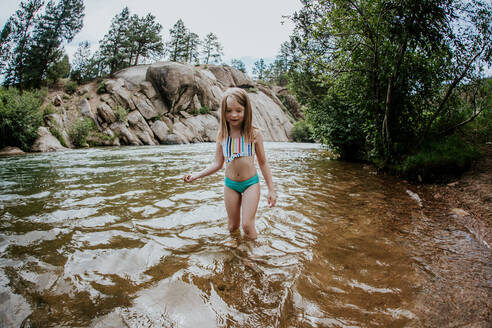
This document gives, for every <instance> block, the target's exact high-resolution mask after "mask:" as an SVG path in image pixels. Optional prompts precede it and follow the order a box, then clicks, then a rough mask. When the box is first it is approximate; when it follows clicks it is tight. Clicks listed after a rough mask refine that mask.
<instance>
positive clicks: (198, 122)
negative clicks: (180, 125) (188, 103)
mask: <svg viewBox="0 0 492 328" xmlns="http://www.w3.org/2000/svg"><path fill="white" fill-rule="evenodd" d="M184 124H185V125H186V126H187V127H188V128H189V129H190V130H191V131H192V132H193V134H194V135H195V137H198V139H201V140H202V141H215V140H216V139H217V132H218V131H219V122H218V121H217V119H216V118H215V117H214V116H213V115H210V114H203V115H197V116H193V117H191V118H187V119H185V120H184Z"/></svg>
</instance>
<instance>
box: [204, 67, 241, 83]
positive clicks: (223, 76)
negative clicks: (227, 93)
mask: <svg viewBox="0 0 492 328" xmlns="http://www.w3.org/2000/svg"><path fill="white" fill-rule="evenodd" d="M206 68H207V69H208V70H209V71H210V72H212V73H213V75H214V76H215V78H216V79H217V80H218V81H219V82H220V83H222V85H223V86H224V87H226V88H231V87H235V86H236V83H235V82H234V79H233V77H232V74H231V72H230V71H229V70H228V69H227V68H226V66H218V65H206Z"/></svg>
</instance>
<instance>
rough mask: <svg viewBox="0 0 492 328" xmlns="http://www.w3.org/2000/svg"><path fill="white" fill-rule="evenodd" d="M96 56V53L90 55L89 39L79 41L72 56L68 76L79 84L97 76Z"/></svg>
mask: <svg viewBox="0 0 492 328" xmlns="http://www.w3.org/2000/svg"><path fill="white" fill-rule="evenodd" d="M96 58H97V57H96V54H94V56H91V49H90V43H89V41H83V42H81V43H79V47H78V48H77V50H76V51H75V54H74V56H73V62H72V70H71V71H70V78H71V79H72V80H74V81H77V83H79V84H80V83H84V82H87V81H90V80H92V79H94V78H96V77H97V76H99V75H98V74H99V69H98V67H99V66H100V63H99V62H98V61H97V60H96Z"/></svg>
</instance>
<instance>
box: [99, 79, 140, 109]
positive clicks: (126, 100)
mask: <svg viewBox="0 0 492 328" xmlns="http://www.w3.org/2000/svg"><path fill="white" fill-rule="evenodd" d="M106 90H108V92H109V93H110V94H111V96H112V97H113V99H114V100H115V101H116V102H117V103H118V104H120V105H121V106H123V107H125V108H129V109H131V110H134V109H135V108H136V107H135V104H134V103H133V100H132V93H131V92H130V91H129V90H128V89H127V88H126V87H125V81H124V80H123V79H116V80H108V81H107V82H106Z"/></svg>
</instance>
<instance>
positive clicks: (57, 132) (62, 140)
mask: <svg viewBox="0 0 492 328" xmlns="http://www.w3.org/2000/svg"><path fill="white" fill-rule="evenodd" d="M50 133H51V134H52V135H53V136H55V137H56V139H58V141H60V144H61V145H62V146H63V147H67V148H68V146H67V143H66V142H65V138H63V134H62V132H61V131H60V128H59V127H57V126H51V127H50Z"/></svg>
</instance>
